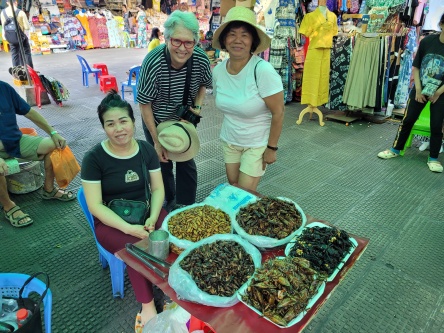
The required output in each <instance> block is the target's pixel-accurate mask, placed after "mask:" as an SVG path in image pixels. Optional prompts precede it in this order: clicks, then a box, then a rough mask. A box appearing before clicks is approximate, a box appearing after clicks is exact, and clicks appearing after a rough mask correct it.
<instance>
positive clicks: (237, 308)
mask: <svg viewBox="0 0 444 333" xmlns="http://www.w3.org/2000/svg"><path fill="white" fill-rule="evenodd" d="M220 187H224V188H227V187H230V185H226V184H223V185H220ZM220 187H218V188H217V189H216V190H215V191H213V192H212V194H210V196H209V197H208V198H207V199H206V200H204V202H206V203H208V204H214V203H215V202H216V201H217V202H219V203H220V202H221V200H220V199H221V198H220V197H217V196H215V195H214V194H215V192H216V193H217V192H218V190H220ZM237 199H239V197H238V198H236V200H237ZM241 200H242V198H241ZM245 204H246V203H245V202H243V205H244V206H245ZM306 218H307V219H306V221H305V222H306V225H313V224H311V223H312V222H316V223H315V224H314V225H315V226H316V227H321V228H322V227H333V226H332V225H331V224H329V223H328V222H325V221H319V220H316V219H315V218H313V217H311V216H309V215H306ZM302 229H303V230H307V229H306V228H302ZM226 236H227V237H228V238H230V237H239V236H237V235H233V236H229V235H226ZM348 236H349V237H350V239H352V240H353V241H354V245H353V248H352V250H351V251H350V253H349V255H348V256H346V257H344V260H343V262H342V263H341V265H339V266H338V270H337V271H336V272H335V274H334V275H333V274H331V275H330V277H331V278H329V279H326V280H325V281H324V282H325V284H323V287H322V290H321V291H319V294H318V295H317V297H313V302H312V304H310V303H309V304H310V306H309V307H307V308H305V310H304V311H303V312H302V313H301V315H300V317H299V319H298V320H297V322H294V323H292V324H291V325H289V326H288V328H287V329H286V331H288V332H300V331H302V330H303V328H304V327H305V326H306V325H307V324H308V323H309V322H310V320H311V319H312V318H313V317H314V315H315V314H316V313H317V311H319V309H320V308H321V307H322V305H323V304H324V303H325V302H326V301H327V299H328V298H329V296H330V295H331V293H332V292H333V291H334V289H335V288H336V287H337V286H338V285H339V283H340V282H341V281H342V280H343V279H344V277H345V276H346V274H347V272H348V271H349V270H350V268H351V267H353V266H354V265H355V263H356V261H357V260H358V259H359V258H360V256H361V255H362V253H363V252H364V251H365V249H366V247H367V245H368V242H369V240H368V239H366V238H362V237H359V236H356V235H352V234H348ZM213 237H214V236H213ZM210 238H211V237H210ZM207 239H208V238H207ZM203 241H204V242H205V239H204V240H203ZM201 242H202V241H201ZM294 244H297V243H294V242H291V243H290V246H289V245H288V244H286V245H285V246H286V247H287V248H286V249H285V246H280V247H278V248H269V249H264V248H261V255H262V263H265V262H266V261H267V260H268V259H275V258H276V257H282V256H285V255H286V254H289V251H290V250H291V249H290V248H291V247H292V246H296V245H294ZM135 245H136V246H137V247H139V248H141V249H143V250H146V249H147V248H148V240H147V239H145V240H142V241H140V242H138V243H136V244H135ZM250 245H251V244H250ZM186 252H187V250H185V252H184V253H183V254H186ZM188 252H189V251H188ZM183 254H182V255H181V256H180V258H179V259H181V258H182V257H183ZM117 255H118V256H119V257H120V258H121V259H122V260H123V261H124V262H125V263H126V264H127V265H129V266H130V267H132V268H134V269H135V270H137V271H139V272H140V273H141V274H143V275H144V276H145V277H146V278H147V279H148V280H150V281H151V282H153V283H154V284H155V285H157V286H158V287H159V288H160V289H162V290H163V292H164V293H165V294H166V295H167V296H169V297H170V298H171V299H172V300H173V301H174V302H176V303H177V304H178V305H179V306H181V307H182V308H184V309H185V310H186V311H188V312H189V313H190V314H191V315H192V316H194V317H196V318H198V319H200V320H202V321H204V322H207V323H209V324H210V325H211V326H212V327H213V328H214V329H215V331H216V332H217V333H237V332H239V333H240V332H242V333H250V332H251V333H253V332H270V333H272V332H280V331H281V328H280V327H279V326H277V325H276V324H275V323H272V322H271V321H270V320H267V319H266V318H265V317H264V316H262V315H259V314H257V312H258V311H254V310H253V309H252V308H250V307H249V306H247V305H246V304H244V303H243V302H241V301H240V302H238V303H236V304H234V305H232V306H227V307H216V306H207V305H202V304H199V303H197V302H196V301H195V302H190V301H185V300H184V299H182V298H181V297H178V296H177V293H176V291H175V290H174V289H173V288H172V287H171V285H170V283H169V282H168V277H165V278H161V277H160V276H159V275H157V274H156V273H155V272H154V271H153V270H151V269H150V268H148V267H147V266H146V265H145V264H144V263H143V261H142V260H139V259H138V258H136V257H134V256H133V255H132V254H130V253H129V252H128V251H127V250H126V249H123V250H121V251H119V252H118V253H117ZM177 259H178V255H177V254H176V253H170V254H169V256H168V258H167V259H166V261H167V262H169V263H174V262H175V261H176V260H177ZM164 272H166V273H168V271H167V270H164ZM256 272H257V271H256ZM170 281H171V279H170ZM241 289H242V288H241ZM244 290H245V287H244ZM236 294H237V293H236ZM290 323H291V322H290Z"/></svg>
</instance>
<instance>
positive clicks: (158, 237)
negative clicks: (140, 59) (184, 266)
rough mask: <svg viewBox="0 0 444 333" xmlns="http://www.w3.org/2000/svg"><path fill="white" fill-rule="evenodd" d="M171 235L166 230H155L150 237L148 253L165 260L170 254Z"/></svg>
mask: <svg viewBox="0 0 444 333" xmlns="http://www.w3.org/2000/svg"><path fill="white" fill-rule="evenodd" d="M169 237H170V234H169V233H168V232H166V231H165V230H155V231H153V232H152V233H150V235H149V237H148V253H149V254H151V255H152V256H155V257H156V258H159V259H162V260H165V259H166V258H167V257H168V255H169V254H170V242H169Z"/></svg>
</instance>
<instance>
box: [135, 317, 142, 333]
mask: <svg viewBox="0 0 444 333" xmlns="http://www.w3.org/2000/svg"><path fill="white" fill-rule="evenodd" d="M142 331H143V325H142V315H141V314H140V312H139V313H137V316H136V322H135V323H134V332H135V333H142Z"/></svg>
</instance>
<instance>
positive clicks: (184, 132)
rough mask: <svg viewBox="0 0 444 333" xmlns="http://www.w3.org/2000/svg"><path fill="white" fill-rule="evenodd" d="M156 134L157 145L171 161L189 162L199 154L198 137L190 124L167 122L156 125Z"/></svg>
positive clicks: (174, 121) (194, 128)
mask: <svg viewBox="0 0 444 333" xmlns="http://www.w3.org/2000/svg"><path fill="white" fill-rule="evenodd" d="M157 133H158V135H157V137H158V139H159V143H160V144H161V145H162V147H163V148H165V149H166V150H167V151H168V159H169V160H171V161H176V162H185V161H189V160H191V159H192V158H193V157H194V156H196V155H197V153H198V152H199V148H200V142H199V136H198V135H197V131H196V127H194V125H193V124H191V123H187V122H184V121H176V120H167V121H164V122H162V123H160V124H159V125H157Z"/></svg>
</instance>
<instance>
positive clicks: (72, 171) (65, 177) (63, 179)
mask: <svg viewBox="0 0 444 333" xmlns="http://www.w3.org/2000/svg"><path fill="white" fill-rule="evenodd" d="M50 158H51V162H52V166H53V169H54V175H55V179H56V182H57V185H59V186H60V187H61V188H66V187H68V185H69V183H71V181H72V180H73V179H74V178H75V176H76V175H77V174H78V173H79V171H80V165H79V163H78V162H77V160H76V158H75V156H74V154H73V153H72V151H71V149H70V148H69V147H68V146H66V147H65V148H64V149H56V150H54V151H53V152H52V154H51V156H50Z"/></svg>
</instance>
